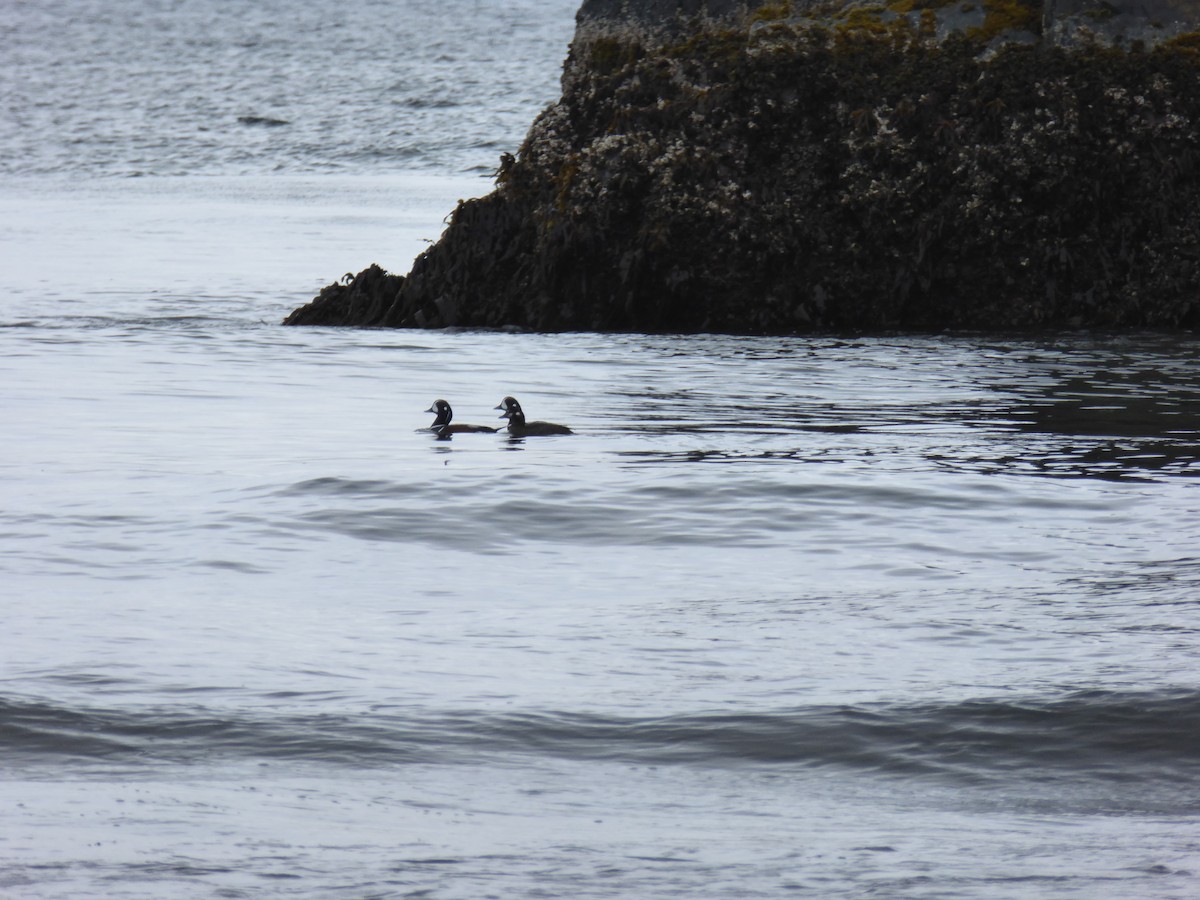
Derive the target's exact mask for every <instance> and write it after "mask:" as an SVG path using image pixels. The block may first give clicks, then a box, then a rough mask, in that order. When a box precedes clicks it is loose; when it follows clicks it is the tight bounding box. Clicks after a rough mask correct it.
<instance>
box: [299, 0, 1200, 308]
mask: <svg viewBox="0 0 1200 900" xmlns="http://www.w3.org/2000/svg"><path fill="white" fill-rule="evenodd" d="M1139 2H1140V3H1141V4H1142V5H1143V6H1144V5H1145V4H1146V3H1149V4H1151V5H1154V4H1158V7H1162V10H1165V12H1166V13H1170V14H1171V15H1173V16H1175V17H1174V18H1169V19H1168V20H1167V23H1166V24H1163V23H1160V27H1158V28H1157V30H1156V29H1154V28H1152V27H1151V25H1149V24H1148V23H1147V22H1146V21H1145V19H1144V17H1143V18H1142V19H1138V18H1137V17H1136V16H1132V17H1131V16H1130V15H1129V14H1128V11H1127V10H1126V7H1129V6H1130V3H1128V2H1124V0H1113V3H1111V4H1108V5H1109V6H1112V8H1113V9H1114V10H1115V12H1114V13H1113V14H1112V15H1110V16H1108V17H1107V18H1104V17H1101V16H1090V15H1089V12H1088V11H1089V10H1094V9H1096V8H1099V7H1100V4H1096V3H1090V0H1046V2H1045V3H1042V2H1034V0H978V2H965V3H964V2H943V0H886V2H874V3H866V2H859V0H842V2H809V3H805V2H802V0H782V2H781V0H773V2H766V3H753V2H752V3H749V4H746V3H742V2H738V0H631V2H628V3H624V4H621V3H618V2H617V0H588V2H586V3H585V4H584V6H583V8H582V9H581V11H580V17H579V27H578V30H577V33H576V38H575V41H574V42H573V44H572V47H571V51H570V55H569V57H568V59H567V62H566V65H565V67H564V75H563V96H562V99H561V100H560V101H559V102H558V103H556V104H554V105H552V106H551V107H549V108H548V109H547V110H545V111H544V112H543V113H542V114H541V115H540V116H539V117H538V118H537V120H536V121H535V122H534V124H533V126H532V127H531V129H530V132H529V134H528V136H527V137H526V139H525V142H524V143H523V145H522V146H521V148H520V151H519V152H518V153H517V155H516V156H515V157H513V156H507V157H505V158H504V159H503V160H502V162H501V166H500V168H499V170H498V173H497V182H496V189H495V190H494V191H493V193H491V194H489V195H488V196H486V197H483V198H480V199H477V200H470V201H466V202H464V203H462V204H460V205H459V206H458V208H457V209H456V210H455V211H454V213H453V214H452V216H451V218H450V221H449V225H448V227H447V229H446V231H445V233H444V235H443V236H442V238H441V240H439V241H438V243H437V244H435V245H434V246H432V247H431V248H430V249H428V250H427V251H426V252H425V253H424V254H422V255H421V256H420V257H418V258H417V260H416V261H415V262H414V264H413V267H412V270H411V272H410V273H409V274H408V276H407V277H405V278H400V277H399V276H386V275H385V274H384V273H383V272H382V271H381V270H377V269H376V270H374V271H372V270H367V271H366V272H364V273H361V274H360V275H359V276H357V277H356V278H354V279H352V280H351V282H350V283H349V284H335V285H330V286H329V287H327V288H326V289H325V290H324V291H322V294H321V296H320V297H318V298H317V299H316V300H314V301H313V303H311V304H309V305H308V306H306V307H303V308H302V309H300V310H297V311H296V312H294V313H293V314H292V315H291V316H289V318H288V320H287V322H288V323H289V324H330V323H334V322H337V323H340V324H354V325H382V326H390V327H444V326H449V325H459V326H471V327H501V326H512V325H516V326H520V327H524V328H530V329H537V330H547V331H555V330H632V331H732V332H803V331H810V330H814V329H828V328H836V329H847V328H849V329H893V328H910V329H931V328H946V327H979V328H985V327H986V328H996V327H1005V328H1007V327H1026V326H1047V325H1049V326H1063V325H1097V326H1106V327H1142V326H1158V327H1177V326H1191V325H1193V324H1195V323H1196V322H1197V319H1198V318H1200V51H1197V47H1198V46H1200V40H1197V37H1198V34H1197V32H1196V31H1195V28H1196V25H1197V24H1200V22H1197V23H1192V30H1188V28H1187V27H1185V26H1187V25H1188V24H1189V23H1188V22H1187V20H1186V18H1179V16H1180V15H1182V13H1176V12H1172V10H1174V9H1175V7H1173V6H1172V0H1139ZM1123 3H1124V5H1122V4H1123ZM660 7H661V9H660ZM1158 7H1156V8H1158ZM631 8H633V9H635V10H640V13H638V14H633V13H631ZM1056 9H1057V10H1058V11H1056ZM671 10H674V12H673V13H671V14H670V15H667V12H669V11H671ZM1060 12H1061V15H1060V14H1059V13H1060ZM660 14H661V15H660ZM1193 17H1195V18H1200V15H1197V14H1193ZM1081 18H1087V19H1088V20H1089V21H1092V22H1094V24H1095V27H1094V28H1087V29H1085V28H1084V27H1083V26H1082V25H1079V24H1078V21H1079V20H1080V19H1081ZM1064 23H1066V24H1070V23H1076V24H1073V25H1071V27H1070V28H1067V27H1065V24H1064ZM1106 28H1107V29H1108V30H1105V29H1106ZM1147 29H1149V30H1150V31H1151V32H1153V34H1152V35H1151V37H1150V38H1147V37H1146V33H1147V31H1146V30H1147ZM1129 35H1137V36H1136V37H1132V38H1130V37H1129ZM368 273H371V274H369V275H368Z"/></svg>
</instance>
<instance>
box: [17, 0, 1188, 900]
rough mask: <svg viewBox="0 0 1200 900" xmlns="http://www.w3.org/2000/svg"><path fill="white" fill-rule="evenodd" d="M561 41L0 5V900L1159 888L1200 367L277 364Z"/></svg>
mask: <svg viewBox="0 0 1200 900" xmlns="http://www.w3.org/2000/svg"><path fill="white" fill-rule="evenodd" d="M572 15H573V6H572V4H570V3H566V2H557V0H555V2H550V3H541V4H536V5H535V4H532V3H525V2H521V0H516V2H510V3H507V4H504V5H499V4H489V3H484V2H481V0H480V2H470V0H458V2H449V3H446V2H443V3H440V4H436V5H435V4H432V3H416V2H409V3H404V2H392V3H383V2H374V3H369V2H356V0H343V2H340V3H336V4H335V3H330V2H310V3H305V4H291V5H285V4H282V3H272V2H260V3H254V4H250V3H234V2H216V0H203V2H201V0H190V2H189V0H182V2H166V0H162V2H148V0H141V2H130V3H125V4H102V3H99V2H86V0H80V2H73V3H66V2H61V3H54V2H49V0H47V2H38V3H11V4H8V5H6V6H5V7H4V8H3V9H2V10H0V31H2V32H3V34H4V38H5V46H6V48H7V49H6V53H5V54H3V55H0V103H2V104H3V110H4V111H3V120H4V124H3V126H2V127H0V148H2V152H0V260H2V262H3V265H2V266H0V271H2V273H3V274H2V276H0V278H2V279H3V281H2V284H3V288H4V292H3V297H2V299H0V422H2V423H3V425H2V432H0V433H2V434H3V437H4V440H3V447H4V452H3V453H2V454H0V896H3V897H5V898H9V897H12V898H20V900H25V898H55V900H58V898H78V897H104V898H147V900H149V898H155V900H160V898H171V900H175V898H217V897H223V898H239V897H245V898H276V897H278V898H285V897H295V898H299V897H303V898H348V900H350V898H353V900H358V898H399V897H428V898H472V900H474V898H486V897H497V898H517V897H522V898H535V897H541V898H545V897H570V898H576V897H578V898H587V897H605V898H607V897H622V898H626V897H630V898H643V897H644V898H653V897H711V898H718V897H719V898H735V897H736V898H741V897H763V898H778V897H819V898H827V897H832V898H836V897H862V896H877V897H887V898H996V897H1003V898H1021V900H1025V898H1043V897H1054V898H1058V897H1080V898H1097V897H1102V898H1109V897H1112V898H1191V897H1195V896H1196V895H1197V894H1198V893H1200V550H1198V549H1197V548H1200V493H1198V488H1200V481H1198V480H1197V473H1200V368H1198V367H1197V364H1196V343H1195V339H1194V337H1193V336H1190V335H1161V334H1133V335H1122V336H1114V335H1103V334H1052V335H1039V336H1032V335H996V334H948V335H926V336H912V335H895V336H874V337H858V336H822V337H815V338H753V337H727V336H672V335H656V336H646V335H589V334H569V335H536V334H500V333H481V332H400V331H369V330H353V329H292V328H282V327H280V326H279V324H278V322H279V321H280V319H281V318H282V317H283V316H284V315H285V314H286V313H287V312H288V311H289V310H290V309H292V308H293V307H295V306H297V305H299V304H300V303H303V302H305V301H306V300H307V299H309V298H310V297H311V296H312V295H313V293H315V291H316V290H317V289H318V288H319V287H320V286H321V285H322V284H324V283H327V282H328V281H331V280H334V279H336V278H338V277H340V275H341V274H342V273H343V272H346V271H357V270H358V269H360V268H362V267H363V266H365V265H366V264H368V263H370V262H379V263H380V264H382V265H385V266H387V267H389V268H392V269H393V270H396V271H405V270H406V269H407V266H408V263H409V262H410V261H411V259H412V258H413V256H415V255H416V254H417V253H419V252H420V250H421V249H422V248H423V247H424V246H426V242H427V241H429V240H432V239H435V238H436V237H437V235H438V233H439V232H440V230H441V228H442V221H443V218H444V216H445V215H446V214H447V213H448V212H449V211H450V209H451V208H452V206H453V203H454V201H455V200H456V199H457V198H459V197H466V196H470V195H472V194H478V193H482V192H484V191H486V190H487V189H488V187H489V181H488V179H487V178H486V177H485V176H486V173H487V172H488V171H489V170H490V169H491V168H492V167H494V165H495V161H496V157H497V156H498V154H499V153H500V152H505V151H511V150H513V149H515V147H516V146H517V144H519V142H520V140H521V137H522V135H523V132H524V130H525V128H526V127H527V126H528V123H529V122H530V121H531V120H532V118H533V116H534V115H535V114H536V112H537V110H538V109H539V108H540V106H541V105H543V104H544V103H546V102H549V101H550V100H552V99H553V97H554V96H555V93H556V85H557V78H558V72H559V65H560V63H561V60H562V57H563V55H564V54H565V50H566V44H567V42H568V41H569V39H570V33H571V25H572V23H571V17H572ZM276 121H278V122H282V123H285V124H270V123H271V122H276ZM506 394H513V395H515V396H517V397H518V398H519V399H520V400H521V401H522V402H523V404H524V406H525V408H526V411H527V412H528V414H529V415H530V417H531V418H544V419H549V420H553V421H559V422H564V423H567V424H569V425H570V426H571V427H572V428H573V429H575V431H576V434H574V435H571V436H564V437H551V438H527V439H524V440H514V439H510V438H509V437H508V436H507V435H505V434H494V435H493V434H471V435H458V436H455V437H453V438H452V439H451V440H444V441H442V440H437V439H435V437H434V436H433V435H431V434H430V433H429V432H427V431H423V430H422V429H423V427H424V426H426V425H427V424H428V423H429V422H430V421H431V420H432V416H429V415H426V414H425V413H424V412H423V410H425V409H426V408H427V407H429V405H430V403H431V401H433V400H434V399H436V398H439V397H444V398H446V399H448V400H449V401H450V402H451V403H452V404H453V405H454V408H455V412H456V421H459V420H461V421H465V422H475V423H478V424H493V425H500V424H502V423H501V422H500V421H499V420H498V419H497V418H496V416H498V413H497V412H496V411H495V410H493V407H494V406H495V405H496V404H497V403H498V402H499V400H500V399H501V398H502V397H503V396H505V395H506Z"/></svg>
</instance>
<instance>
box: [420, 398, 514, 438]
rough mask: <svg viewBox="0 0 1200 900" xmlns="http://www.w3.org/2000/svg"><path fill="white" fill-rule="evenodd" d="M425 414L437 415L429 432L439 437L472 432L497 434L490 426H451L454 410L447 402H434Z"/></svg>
mask: <svg viewBox="0 0 1200 900" xmlns="http://www.w3.org/2000/svg"><path fill="white" fill-rule="evenodd" d="M425 412H427V413H436V414H437V418H436V419H434V420H433V424H432V425H430V426H429V430H430V431H432V432H433V433H434V434H436V435H437V436H438V437H442V436H444V435H448V434H465V433H468V432H472V431H486V432H487V433H489V434H495V433H496V429H495V428H492V427H491V426H489V425H461V424H460V425H451V424H450V420H451V419H453V418H454V410H452V409H451V408H450V404H449V403H447V402H446V401H445V400H434V401H433V406H431V407H429V409H427V410H425Z"/></svg>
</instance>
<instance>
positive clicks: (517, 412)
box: [496, 397, 575, 437]
mask: <svg viewBox="0 0 1200 900" xmlns="http://www.w3.org/2000/svg"><path fill="white" fill-rule="evenodd" d="M496 409H502V410H504V412H503V413H502V414H501V416H500V418H502V419H508V433H509V434H511V435H513V436H515V437H525V436H526V435H536V434H574V433H575V432H573V431H572V430H571V429H570V428H568V427H567V426H566V425H555V424H554V423H553V422H526V421H525V413H523V412H522V411H521V404H520V403H518V402H517V401H516V400H515V399H514V398H512V397H505V398H504V399H503V400H501V401H500V405H499V406H497V407H496Z"/></svg>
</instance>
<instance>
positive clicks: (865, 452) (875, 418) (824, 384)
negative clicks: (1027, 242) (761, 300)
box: [602, 335, 1200, 480]
mask: <svg viewBox="0 0 1200 900" xmlns="http://www.w3.org/2000/svg"><path fill="white" fill-rule="evenodd" d="M628 340H633V339H632V338H630V339H628ZM683 347H686V349H683ZM1193 347H1194V341H1192V340H1191V339H1190V338H1188V337H1178V336H1159V335H1146V336H1139V337H1135V338H1128V337H1123V338H1113V339H1100V338H1092V337H1067V338H1062V339H1056V340H1053V341H1045V340H1037V341H1015V342H1014V341H1011V340H999V339H989V338H947V337H939V338H920V337H917V338H887V339H883V338H881V339H862V340H858V341H835V340H821V339H799V338H793V339H781V338H774V339H752V338H719V337H711V336H708V337H702V338H689V339H675V340H673V341H671V342H664V341H663V340H662V339H658V340H657V341H654V340H650V339H646V341H645V343H644V344H643V345H642V350H643V351H644V352H648V353H653V354H655V355H658V356H659V358H660V360H661V362H660V364H659V368H658V374H659V376H660V377H657V378H654V379H653V383H647V382H648V381H651V379H650V378H648V377H646V376H645V374H644V373H643V378H642V380H641V383H635V384H628V385H625V386H623V387H622V388H619V389H617V390H616V391H615V392H614V393H615V399H616V403H615V405H614V407H613V408H612V409H609V410H605V411H604V412H603V413H602V416H603V417H604V418H605V419H607V420H608V421H610V422H611V423H612V424H613V427H614V428H620V427H621V426H620V425H618V424H617V423H618V422H623V423H624V427H625V428H628V429H630V430H636V431H637V433H638V434H640V435H641V436H643V437H644V438H645V439H646V440H645V441H643V443H645V444H653V445H654V446H650V447H639V448H638V449H636V450H622V451H619V452H618V455H619V456H621V457H622V459H624V460H626V461H627V462H629V463H631V464H643V463H645V464H649V463H664V462H665V463H674V462H698V463H722V464H728V463H762V462H780V461H794V462H801V463H816V462H828V461H830V460H840V461H846V460H855V459H857V460H859V461H862V462H867V463H874V462H875V461H877V460H879V459H886V460H888V461H889V462H890V463H891V464H895V463H896V462H897V461H903V460H911V462H912V463H913V464H914V465H917V466H932V467H935V468H938V469H947V468H950V469H955V470H961V471H967V472H973V473H985V474H993V473H1011V474H1017V475H1034V476H1042V477H1060V478H1098V479H1104V480H1157V479H1160V478H1163V477H1176V476H1191V475H1193V474H1194V473H1195V472H1196V471H1197V463H1198V462H1200V439H1198V435H1200V373H1198V372H1197V370H1196V368H1195V367H1194V366H1192V365H1191V364H1190V361H1191V358H1192V355H1193ZM630 410H635V411H636V423H633V422H630V421H629V417H630Z"/></svg>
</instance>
